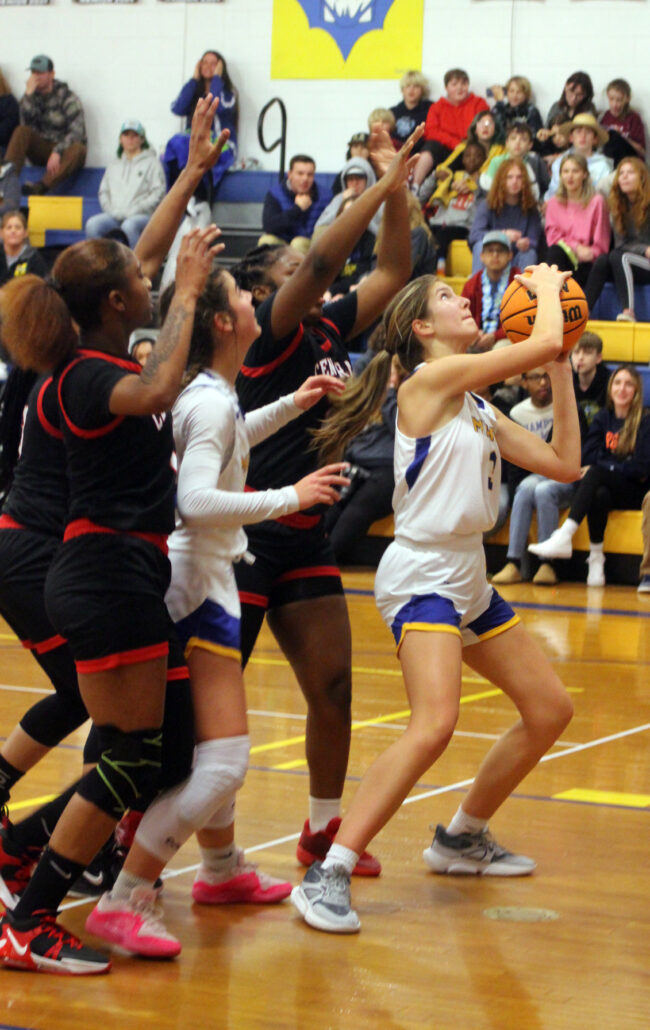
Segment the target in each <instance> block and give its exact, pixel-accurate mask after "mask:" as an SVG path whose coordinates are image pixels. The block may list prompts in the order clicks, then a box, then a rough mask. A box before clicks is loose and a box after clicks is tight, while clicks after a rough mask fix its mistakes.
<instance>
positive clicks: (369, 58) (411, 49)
mask: <svg viewBox="0 0 650 1030" xmlns="http://www.w3.org/2000/svg"><path fill="white" fill-rule="evenodd" d="M423 8H424V0H273V35H272V40H271V78H272V79H399V78H401V76H402V75H403V74H404V72H405V71H408V70H409V69H410V68H416V69H420V68H421V67H422V22H423Z"/></svg>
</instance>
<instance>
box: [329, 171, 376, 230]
mask: <svg viewBox="0 0 650 1030" xmlns="http://www.w3.org/2000/svg"><path fill="white" fill-rule="evenodd" d="M353 168H354V169H355V170H357V171H359V170H361V171H363V172H365V175H366V189H368V187H369V186H374V185H375V183H376V182H377V176H376V175H375V172H374V169H373V167H372V165H371V164H370V162H369V161H366V159H365V158H363V157H351V158H350V159H349V161H346V162H345V164H344V165H343V168H342V169H341V174H340V175H339V179H340V180H341V192H340V193H337V194H336V196H335V197H332V199H331V200H330V202H329V204H328V205H327V207H326V208H325V210H324V211H323V212H322V213H321V215H320V216H319V219H318V221H317V222H316V225H315V226H314V228H315V229H324V228H325V227H326V226H328V225H331V224H332V222H333V221H334V219H335V218H336V216H337V215H338V213H339V211H340V210H341V204H342V203H343V193H344V192H345V177H346V175H347V174H348V173H349V172H350V171H351V170H352V169H353ZM383 210H384V205H383V204H382V205H381V207H380V208H379V210H378V211H377V212H376V213H375V214H374V215H373V217H372V219H371V221H370V224H369V225H368V229H369V230H370V232H372V233H374V235H375V236H376V235H377V233H378V232H379V224H380V222H381V216H382V214H383Z"/></svg>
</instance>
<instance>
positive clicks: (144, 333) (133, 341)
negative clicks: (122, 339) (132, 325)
mask: <svg viewBox="0 0 650 1030" xmlns="http://www.w3.org/2000/svg"><path fill="white" fill-rule="evenodd" d="M159 335H160V329H134V330H133V332H132V333H131V335H130V337H129V354H133V348H134V347H137V345H138V344H139V343H142V341H143V340H150V341H151V343H153V344H155V342H156V340H157V339H158V336H159Z"/></svg>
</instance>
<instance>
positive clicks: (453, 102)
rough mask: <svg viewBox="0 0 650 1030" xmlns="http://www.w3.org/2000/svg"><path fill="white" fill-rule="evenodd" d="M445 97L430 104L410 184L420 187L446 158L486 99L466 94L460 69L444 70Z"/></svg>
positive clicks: (466, 79) (466, 84)
mask: <svg viewBox="0 0 650 1030" xmlns="http://www.w3.org/2000/svg"><path fill="white" fill-rule="evenodd" d="M444 82H445V89H446V90H447V96H446V97H441V98H440V100H436V102H435V104H432V105H431V107H430V108H429V112H428V114H427V119H426V122H425V127H424V143H423V146H422V153H421V154H420V158H419V160H418V163H417V164H416V166H415V171H414V173H413V183H414V185H415V186H420V185H421V184H422V183H423V182H424V180H425V179H426V177H427V175H428V174H429V172H430V171H431V169H432V168H435V167H436V166H437V165H439V164H441V162H442V161H444V160H445V158H446V157H449V155H450V153H451V152H452V150H453V149H454V147H456V146H458V144H459V143H460V142H461V140H463V139H464V138H465V136H466V135H467V130H468V129H469V127H470V125H471V124H472V120H473V119H474V117H475V116H476V115H477V114H479V113H480V112H481V111H487V110H488V105H487V101H486V100H485V99H484V98H483V97H478V96H476V95H475V94H474V93H470V89H469V76H468V75H467V72H465V71H463V70H462V68H450V69H449V71H447V72H445V79H444Z"/></svg>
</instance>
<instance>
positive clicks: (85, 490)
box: [57, 349, 176, 535]
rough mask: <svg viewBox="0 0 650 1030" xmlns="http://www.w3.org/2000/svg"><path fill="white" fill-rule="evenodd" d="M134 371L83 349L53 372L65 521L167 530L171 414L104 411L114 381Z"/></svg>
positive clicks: (132, 365)
mask: <svg viewBox="0 0 650 1030" xmlns="http://www.w3.org/2000/svg"><path fill="white" fill-rule="evenodd" d="M140 371H141V368H140V365H139V364H138V363H137V362H135V361H130V360H128V359H125V358H117V357H114V356H112V355H110V354H103V353H101V352H99V351H90V350H85V349H84V350H81V351H79V352H78V354H77V355H76V356H75V357H74V358H73V359H72V360H71V361H70V362H69V363H68V364H67V365H66V366H65V367H64V368H63V369H62V370H61V372H60V373H59V375H58V378H57V388H58V400H59V407H60V412H61V428H62V430H63V437H64V441H65V447H66V454H67V460H68V477H69V482H70V508H69V515H68V519H69V522H70V523H75V524H80V520H84V522H86V523H87V524H94V525H97V526H102V527H106V528H108V529H111V530H115V531H117V532H126V533H137V534H139V535H144V534H147V535H154V534H160V535H164V534H168V533H171V531H172V529H173V528H174V495H175V490H176V474H175V471H174V467H173V466H174V465H175V462H174V439H173V432H172V419H171V414H170V413H169V412H164V413H163V414H160V415H139V416H121V415H118V416H116V415H113V414H112V412H111V411H110V409H109V400H110V396H111V393H112V391H113V388H114V387H115V384H116V383H117V382H119V380H120V379H122V378H123V377H124V376H125V375H139V374H140ZM81 524H83V523H81Z"/></svg>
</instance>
